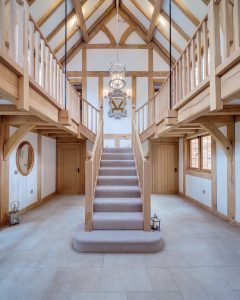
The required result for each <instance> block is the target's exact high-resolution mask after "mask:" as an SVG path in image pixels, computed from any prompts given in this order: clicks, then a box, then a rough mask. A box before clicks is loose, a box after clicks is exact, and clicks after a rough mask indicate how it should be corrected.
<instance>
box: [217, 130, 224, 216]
mask: <svg viewBox="0 0 240 300" xmlns="http://www.w3.org/2000/svg"><path fill="white" fill-rule="evenodd" d="M220 130H221V131H222V133H223V134H224V135H226V134H227V127H226V126H225V127H222V128H220ZM216 175H217V176H216V177H217V178H216V182H217V211H219V212H220V213H221V214H223V215H227V157H226V154H225V153H224V151H223V150H222V148H221V147H220V146H219V145H218V144H217V149H216Z"/></svg>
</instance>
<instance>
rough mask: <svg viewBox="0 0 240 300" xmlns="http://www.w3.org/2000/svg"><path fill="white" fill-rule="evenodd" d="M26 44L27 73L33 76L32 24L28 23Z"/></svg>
mask: <svg viewBox="0 0 240 300" xmlns="http://www.w3.org/2000/svg"><path fill="white" fill-rule="evenodd" d="M28 34H29V35H28V45H29V58H28V74H29V76H31V77H33V78H34V24H33V22H31V21H30V22H29V23H28Z"/></svg>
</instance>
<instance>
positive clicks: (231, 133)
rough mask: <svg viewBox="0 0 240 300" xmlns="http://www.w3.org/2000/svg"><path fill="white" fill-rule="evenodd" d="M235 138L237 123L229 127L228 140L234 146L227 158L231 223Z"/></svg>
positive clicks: (233, 215) (233, 204)
mask: <svg viewBox="0 0 240 300" xmlns="http://www.w3.org/2000/svg"><path fill="white" fill-rule="evenodd" d="M234 136H235V123H234V122H233V123H231V124H228V125H227V138H228V140H229V141H230V143H231V145H232V149H231V152H230V153H229V155H228V156H227V195H228V196H227V199H228V204H227V212H228V218H229V220H230V222H234V221H235V209H236V207H235V206H236V205H235V176H234V175H235V174H234V173H235V172H234V170H235V168H234V148H235V147H234V140H235V138H234Z"/></svg>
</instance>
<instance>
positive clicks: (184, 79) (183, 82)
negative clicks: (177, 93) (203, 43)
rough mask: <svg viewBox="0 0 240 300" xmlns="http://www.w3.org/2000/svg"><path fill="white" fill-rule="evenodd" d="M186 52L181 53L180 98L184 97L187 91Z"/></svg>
mask: <svg viewBox="0 0 240 300" xmlns="http://www.w3.org/2000/svg"><path fill="white" fill-rule="evenodd" d="M186 66H187V64H186V52H184V53H183V60H182V68H183V70H182V97H184V96H185V95H186V91H187V82H186V81H187V70H186Z"/></svg>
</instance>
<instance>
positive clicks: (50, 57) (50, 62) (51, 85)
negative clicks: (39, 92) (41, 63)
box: [49, 53, 53, 96]
mask: <svg viewBox="0 0 240 300" xmlns="http://www.w3.org/2000/svg"><path fill="white" fill-rule="evenodd" d="M49 94H50V95H51V96H53V55H52V53H50V55H49Z"/></svg>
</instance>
